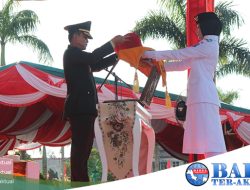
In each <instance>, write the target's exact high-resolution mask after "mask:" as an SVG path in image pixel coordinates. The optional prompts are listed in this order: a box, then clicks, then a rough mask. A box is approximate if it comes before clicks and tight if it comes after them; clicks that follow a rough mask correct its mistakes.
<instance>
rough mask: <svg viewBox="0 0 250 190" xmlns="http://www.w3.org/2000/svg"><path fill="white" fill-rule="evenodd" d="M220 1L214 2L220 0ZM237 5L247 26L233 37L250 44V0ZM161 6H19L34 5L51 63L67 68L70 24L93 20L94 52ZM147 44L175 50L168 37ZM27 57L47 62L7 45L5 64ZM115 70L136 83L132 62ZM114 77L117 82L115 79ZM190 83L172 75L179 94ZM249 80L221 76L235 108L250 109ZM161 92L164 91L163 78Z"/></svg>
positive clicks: (86, 1)
mask: <svg viewBox="0 0 250 190" xmlns="http://www.w3.org/2000/svg"><path fill="white" fill-rule="evenodd" d="M4 2H6V0H2V4H0V6H3V3H4ZM218 2H219V1H218V0H215V4H216V3H218ZM233 4H234V5H235V6H234V9H235V10H238V11H239V13H240V14H241V16H242V17H243V19H244V20H245V25H244V26H242V27H241V28H240V29H237V30H235V31H234V36H235V37H237V38H242V39H244V40H246V41H247V42H248V45H247V47H248V48H250V45H249V44H250V35H248V31H249V30H248V28H249V26H250V11H248V10H244V9H246V7H249V5H250V1H248V0H233ZM158 7H159V5H158V4H157V0H126V1H125V0H44V1H23V2H20V4H19V7H18V9H20V10H21V9H31V10H33V11H35V12H36V13H37V15H38V17H39V19H40V24H39V25H38V27H37V30H36V32H35V33H34V34H35V35H36V36H37V37H38V38H39V39H41V40H43V41H44V42H45V43H46V44H47V45H48V47H49V49H50V51H51V54H52V56H53V58H54V62H53V63H51V66H52V67H56V68H60V69H62V56H63V52H64V50H65V49H66V48H67V45H68V38H67V32H66V31H65V30H64V29H63V28H64V26H66V25H69V24H75V23H80V22H84V21H88V20H90V21H92V26H91V34H92V36H93V38H94V39H93V40H89V44H88V47H87V49H86V50H87V51H93V50H94V49H95V48H97V47H99V46H101V45H103V44H104V43H106V42H107V41H109V40H110V39H112V38H113V37H114V36H115V35H118V34H120V35H124V34H126V33H128V32H130V31H131V30H132V29H133V28H134V26H135V22H136V21H138V20H140V19H141V18H143V16H145V15H146V14H147V13H148V12H149V10H156V9H157V8H158ZM143 45H144V46H147V47H151V48H154V49H156V50H165V49H170V46H169V45H168V43H167V42H166V40H164V39H158V40H156V39H149V40H146V41H145V42H143ZM20 60H22V61H28V62H33V63H39V64H43V63H42V62H39V60H38V58H37V56H36V53H34V52H33V50H32V49H31V48H26V47H25V46H23V45H19V44H15V45H11V44H7V46H6V63H7V64H8V63H14V62H17V61H20ZM114 72H115V73H116V74H117V75H118V76H119V77H120V78H121V79H122V80H123V81H125V82H126V83H128V84H132V83H133V78H134V72H135V69H134V68H132V67H130V66H129V64H127V63H125V62H122V61H120V62H119V63H118V64H117V66H116V68H115V70H114ZM94 75H95V76H97V77H102V78H105V77H106V75H107V72H106V71H101V72H98V73H94ZM109 79H111V80H114V78H112V77H110V78H109ZM145 82H146V77H145V76H144V75H143V74H141V73H139V83H140V86H144V85H145ZM186 84H187V73H186V72H170V73H167V85H168V91H169V92H170V93H174V94H178V95H179V94H181V95H185V94H186V93H185V92H186ZM249 84H250V78H246V77H242V76H237V75H235V74H233V75H229V76H226V77H223V78H221V79H218V80H217V86H218V87H219V88H221V89H222V90H224V91H228V90H236V91H238V92H239V95H240V97H239V99H238V100H237V101H235V102H234V105H235V106H239V107H243V108H247V109H250V101H249V95H250V88H249ZM157 90H161V91H164V88H162V87H161V82H159V84H158V86H157Z"/></svg>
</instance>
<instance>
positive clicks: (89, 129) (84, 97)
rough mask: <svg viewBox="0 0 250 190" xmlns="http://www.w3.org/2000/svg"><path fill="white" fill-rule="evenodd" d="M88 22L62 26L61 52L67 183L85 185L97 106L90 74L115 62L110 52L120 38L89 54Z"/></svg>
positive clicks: (121, 38) (115, 58) (89, 25)
mask: <svg viewBox="0 0 250 190" xmlns="http://www.w3.org/2000/svg"><path fill="white" fill-rule="evenodd" d="M90 27H91V22H90V21H88V22H83V23H79V24H74V25H69V26H66V27H65V28H64V29H65V30H67V31H68V38H69V42H70V44H69V46H68V48H67V49H66V50H65V52H64V56H63V67H64V75H65V80H66V83H67V97H66V100H65V105H64V118H65V119H66V120H68V121H69V122H70V125H71V132H72V144H71V181H81V182H88V181H89V177H88V168H87V162H88V158H89V155H90V152H91V148H92V145H93V139H94V122H95V119H96V117H97V109H96V104H97V103H98V98H97V92H96V85H95V80H94V77H93V74H92V72H95V71H100V70H102V69H104V68H106V67H109V66H111V65H113V64H115V63H116V62H117V61H118V58H117V55H116V54H115V53H114V48H115V46H116V45H118V44H120V43H122V42H123V41H124V37H122V36H119V35H118V36H115V37H114V38H113V39H111V40H110V41H109V42H107V43H106V44H104V45H103V46H101V47H99V48H97V49H95V50H94V51H93V52H92V53H88V52H85V51H82V50H85V49H86V46H87V44H88V39H92V36H91V35H90Z"/></svg>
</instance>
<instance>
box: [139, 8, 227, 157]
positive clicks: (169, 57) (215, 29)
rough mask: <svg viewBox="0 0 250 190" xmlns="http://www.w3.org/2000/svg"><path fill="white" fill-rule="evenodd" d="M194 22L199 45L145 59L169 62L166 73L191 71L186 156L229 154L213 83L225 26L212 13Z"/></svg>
mask: <svg viewBox="0 0 250 190" xmlns="http://www.w3.org/2000/svg"><path fill="white" fill-rule="evenodd" d="M195 20H196V23H197V35H198V37H199V39H200V40H201V41H200V42H199V43H198V44H197V45H195V46H192V47H186V48H183V49H179V50H165V51H145V53H144V54H143V56H142V58H143V59H144V58H147V59H155V60H157V61H159V60H166V62H165V64H164V69H165V71H166V72H169V71H183V70H187V69H190V73H189V79H188V85H187V102H186V103H187V115H186V121H185V122H184V129H185V132H184V139H183V153H189V154H205V157H210V156H214V155H218V154H221V153H224V152H226V147H225V141H224V137H223V131H222V126H221V121H220V115H219V107H220V101H219V98H218V94H217V90H216V86H215V83H214V81H213V79H214V74H215V70H216V65H217V63H218V58H219V35H220V33H221V30H222V24H221V21H220V20H219V18H218V17H217V15H216V14H215V13H213V12H205V13H200V14H198V15H197V16H196V17H195Z"/></svg>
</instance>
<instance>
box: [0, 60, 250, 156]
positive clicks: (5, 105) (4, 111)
mask: <svg viewBox="0 0 250 190" xmlns="http://www.w3.org/2000/svg"><path fill="white" fill-rule="evenodd" d="M52 73H54V74H52ZM97 83H98V81H97ZM99 85H100V84H97V87H98V86H99ZM114 92H115V87H114V86H113V85H111V84H105V85H104V86H103V87H102V88H101V90H99V91H98V97H99V101H100V102H103V101H105V100H112V99H114V97H115V94H114ZM65 96H66V83H65V81H64V77H63V71H62V70H60V69H56V68H52V67H48V66H42V65H38V64H32V63H27V62H19V63H15V64H12V65H9V66H5V67H2V68H0V156H1V155H4V154H6V152H7V151H8V150H9V149H13V148H19V149H32V148H36V147H39V146H41V145H47V146H64V145H67V144H70V143H71V132H70V126H69V123H68V122H65V121H63V120H62V113H63V105H64V98H65ZM118 96H119V97H118V98H119V99H129V98H133V99H134V98H138V97H139V96H140V94H135V93H134V92H133V91H132V90H130V89H128V88H125V87H123V86H119V87H118ZM172 106H173V107H172V108H166V107H165V99H164V97H156V96H155V97H154V98H153V100H152V103H151V105H150V107H149V108H147V110H148V111H149V112H150V113H151V114H152V118H153V120H152V125H153V127H154V129H155V132H156V140H157V142H158V143H159V144H161V145H162V147H163V148H165V150H167V151H168V152H170V153H172V154H173V155H175V156H177V157H179V158H183V157H182V153H181V148H182V137H183V128H182V127H181V126H179V124H178V123H177V121H176V119H175V115H174V106H175V101H172ZM231 108H232V109H228V108H226V109H225V108H223V107H222V109H221V121H222V124H225V125H224V126H225V137H226V143H227V146H228V149H229V150H231V149H235V148H238V147H240V146H242V145H243V144H245V145H246V144H249V143H250V132H249V129H250V111H249V110H246V112H247V111H248V112H247V113H246V112H238V111H235V110H237V109H235V108H236V107H233V106H231ZM243 110H244V109H243ZM226 124H227V125H229V124H230V126H231V128H230V129H229V128H228V126H226ZM229 132H230V134H229ZM227 133H228V134H227ZM235 139H236V140H235ZM27 143H28V145H27ZM24 144H25V145H24Z"/></svg>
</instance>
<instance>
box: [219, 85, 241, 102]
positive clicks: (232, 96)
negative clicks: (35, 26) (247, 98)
mask: <svg viewBox="0 0 250 190" xmlns="http://www.w3.org/2000/svg"><path fill="white" fill-rule="evenodd" d="M217 91H218V95H219V97H220V100H221V101H222V102H225V103H227V104H232V103H233V101H234V100H237V99H238V98H239V94H238V92H237V91H234V90H230V91H227V92H223V91H222V90H221V89H220V88H217Z"/></svg>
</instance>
